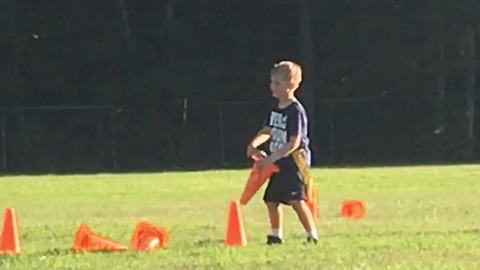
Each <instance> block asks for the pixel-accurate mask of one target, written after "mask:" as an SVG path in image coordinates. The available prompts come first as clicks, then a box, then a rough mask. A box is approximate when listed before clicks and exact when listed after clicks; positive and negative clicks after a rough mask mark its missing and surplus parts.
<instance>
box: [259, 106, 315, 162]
mask: <svg viewBox="0 0 480 270" xmlns="http://www.w3.org/2000/svg"><path fill="white" fill-rule="evenodd" d="M264 126H268V127H270V128H271V129H272V131H271V132H270V145H269V151H270V153H272V152H275V151H276V150H278V149H280V148H281V147H283V146H284V145H285V144H286V143H287V142H288V140H289V138H290V137H291V136H296V135H297V134H300V136H301V142H300V146H299V148H298V149H296V150H300V151H302V152H303V155H304V157H305V161H306V163H307V164H308V165H310V164H311V151H310V147H309V143H310V140H309V138H308V118H307V113H306V111H305V108H304V107H303V106H302V104H301V103H300V102H298V101H295V102H292V103H291V104H290V105H288V106H287V107H285V108H279V107H278V102H277V103H275V104H274V105H273V106H272V108H271V109H270V112H269V113H268V115H267V117H266V118H265V120H264ZM291 161H292V157H291V155H289V156H288V157H285V158H282V159H280V160H278V161H277V162H275V163H276V164H277V165H279V166H282V165H286V163H290V162H291Z"/></svg>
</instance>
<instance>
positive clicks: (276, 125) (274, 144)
mask: <svg viewBox="0 0 480 270" xmlns="http://www.w3.org/2000/svg"><path fill="white" fill-rule="evenodd" d="M269 124H270V126H271V127H272V131H271V133H270V138H271V142H270V152H272V153H273V152H275V151H276V150H278V149H280V148H282V147H283V146H284V145H285V144H286V143H287V116H284V115H283V114H281V113H278V112H271V114H270V123H269Z"/></svg>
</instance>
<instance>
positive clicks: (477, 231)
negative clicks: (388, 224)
mask: <svg viewBox="0 0 480 270" xmlns="http://www.w3.org/2000/svg"><path fill="white" fill-rule="evenodd" d="M453 234H480V229H468V230H450V231H417V232H408V231H391V232H366V233H334V234H328V233H327V234H325V235H324V236H323V237H325V238H336V237H350V238H352V237H386V236H387V237H388V236H400V237H407V236H431V235H453Z"/></svg>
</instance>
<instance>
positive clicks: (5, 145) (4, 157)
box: [2, 114, 7, 172]
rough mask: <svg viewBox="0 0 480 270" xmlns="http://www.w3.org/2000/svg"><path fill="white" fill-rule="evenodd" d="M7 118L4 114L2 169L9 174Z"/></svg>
mask: <svg viewBox="0 0 480 270" xmlns="http://www.w3.org/2000/svg"><path fill="white" fill-rule="evenodd" d="M6 122H7V121H6V117H5V114H2V168H3V171H4V172H7V132H6Z"/></svg>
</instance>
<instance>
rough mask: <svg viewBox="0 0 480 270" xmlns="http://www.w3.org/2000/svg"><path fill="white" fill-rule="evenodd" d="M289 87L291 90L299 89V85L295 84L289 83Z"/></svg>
mask: <svg viewBox="0 0 480 270" xmlns="http://www.w3.org/2000/svg"><path fill="white" fill-rule="evenodd" d="M288 86H289V88H290V89H297V87H298V86H297V84H296V83H293V82H291V83H289V84H288Z"/></svg>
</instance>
